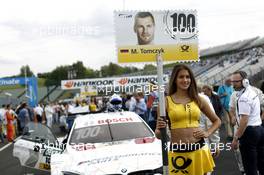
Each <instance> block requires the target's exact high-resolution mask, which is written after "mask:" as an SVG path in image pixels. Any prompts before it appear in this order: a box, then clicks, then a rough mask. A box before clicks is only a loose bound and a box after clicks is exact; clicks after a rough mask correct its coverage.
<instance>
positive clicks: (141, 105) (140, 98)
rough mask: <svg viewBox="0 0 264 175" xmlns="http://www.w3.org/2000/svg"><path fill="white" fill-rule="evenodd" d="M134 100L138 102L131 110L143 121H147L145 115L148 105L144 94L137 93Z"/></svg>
mask: <svg viewBox="0 0 264 175" xmlns="http://www.w3.org/2000/svg"><path fill="white" fill-rule="evenodd" d="M134 98H135V100H136V102H135V103H134V104H133V106H132V107H131V110H132V111H134V112H135V113H136V114H138V115H139V116H140V117H141V118H142V119H143V120H145V121H146V118H145V114H146V111H147V105H146V102H145V99H144V95H143V93H142V92H139V93H135V94H134Z"/></svg>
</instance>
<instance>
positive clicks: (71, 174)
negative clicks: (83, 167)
mask: <svg viewBox="0 0 264 175" xmlns="http://www.w3.org/2000/svg"><path fill="white" fill-rule="evenodd" d="M62 173H63V175H81V174H80V173H75V172H70V171H62Z"/></svg>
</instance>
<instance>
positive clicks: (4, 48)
mask: <svg viewBox="0 0 264 175" xmlns="http://www.w3.org/2000/svg"><path fill="white" fill-rule="evenodd" d="M263 7H264V3H263V2H262V0H251V1H250V0H240V1H237V0H233V1H231V0H214V1H212V0H199V1H197V0H184V1H178V2H177V1H176V0H97V1H92V0H90V1H88V0H84V1H78V0H64V1H60V0H59V1H58V0H45V1H37V0H24V1H21V0H15V1H12V0H10V1H3V2H1V6H0V38H1V39H0V70H1V71H0V77H4V76H10V75H14V74H18V73H19V69H20V67H21V66H22V65H26V64H28V65H29V66H30V67H31V69H32V70H33V72H34V73H35V74H37V73H41V72H48V71H51V70H53V69H54V68H56V67H57V66H60V65H66V64H72V63H73V62H76V61H77V60H80V61H83V63H84V65H85V66H87V67H90V68H93V69H99V68H100V67H101V66H103V65H106V64H108V63H109V62H114V63H117V58H116V54H115V37H114V34H115V33H114V19H113V11H114V10H169V9H176V10H177V9H197V11H198V28H199V46H200V48H201V49H203V48H208V47H212V46H216V45H220V44H225V43H229V42H233V41H237V40H243V39H247V38H252V37H255V36H262V37H263V36H264V23H263V19H264V11H263ZM139 66H140V65H139ZM141 66H142V65H141Z"/></svg>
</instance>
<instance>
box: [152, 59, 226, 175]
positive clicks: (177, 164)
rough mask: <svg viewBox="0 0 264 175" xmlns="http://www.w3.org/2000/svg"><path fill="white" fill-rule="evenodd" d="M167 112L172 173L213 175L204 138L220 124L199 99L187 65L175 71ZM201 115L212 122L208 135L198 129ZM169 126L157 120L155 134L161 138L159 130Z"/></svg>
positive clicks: (182, 65) (201, 99)
mask: <svg viewBox="0 0 264 175" xmlns="http://www.w3.org/2000/svg"><path fill="white" fill-rule="evenodd" d="M166 111H167V120H168V122H169V128H170V132H171V144H170V150H169V159H168V160H169V173H170V174H189V175H204V174H206V173H207V172H212V171H213V168H214V167H215V164H214V160H213V158H212V155H211V153H210V149H209V147H208V146H207V145H206V144H205V142H204V138H207V137H209V136H210V135H211V134H212V133H213V132H215V131H216V130H217V129H218V128H219V126H220V124H221V121H220V119H219V118H218V117H217V115H216V114H215V113H214V112H213V111H212V110H211V109H210V107H209V104H207V102H206V101H205V100H204V99H203V98H202V97H200V96H199V95H198V91H197V85H196V82H195V78H194V75H193V73H192V71H191V70H190V68H189V67H188V66H186V65H184V64H179V65H176V66H175V67H174V69H173V71H172V74H171V78H170V83H169V92H168V96H167V97H166ZM201 112H203V113H204V114H205V115H206V116H207V117H208V118H209V119H210V120H211V121H212V126H211V128H209V129H208V130H207V131H204V130H203V129H202V128H199V118H200V115H201ZM166 126H167V122H166V121H165V120H164V119H162V118H161V117H158V121H157V127H156V130H155V133H156V136H157V137H158V138H160V129H161V128H165V127H166Z"/></svg>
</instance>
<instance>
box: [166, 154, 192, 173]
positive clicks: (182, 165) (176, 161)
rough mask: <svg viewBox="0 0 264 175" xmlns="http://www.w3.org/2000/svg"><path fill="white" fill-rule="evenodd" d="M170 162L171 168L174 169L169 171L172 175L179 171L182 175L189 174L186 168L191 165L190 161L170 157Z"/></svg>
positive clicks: (180, 157) (179, 157)
mask: <svg viewBox="0 0 264 175" xmlns="http://www.w3.org/2000/svg"><path fill="white" fill-rule="evenodd" d="M171 162H172V165H173V167H174V168H175V169H174V170H172V171H171V172H172V173H178V172H179V171H181V172H182V173H183V174H189V172H188V171H187V170H186V168H187V167H188V166H190V165H191V163H192V160H191V159H189V158H186V159H185V158H184V157H182V156H178V157H175V158H173V157H172V158H171ZM179 164H180V165H179Z"/></svg>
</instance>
